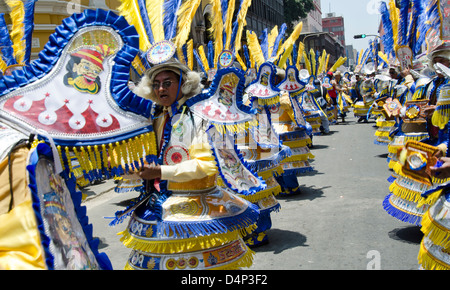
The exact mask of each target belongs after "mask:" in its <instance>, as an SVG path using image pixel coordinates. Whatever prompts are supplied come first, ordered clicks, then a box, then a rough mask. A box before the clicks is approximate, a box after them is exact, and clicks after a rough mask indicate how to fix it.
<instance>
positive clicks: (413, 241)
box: [85, 113, 422, 270]
mask: <svg viewBox="0 0 450 290" xmlns="http://www.w3.org/2000/svg"><path fill="white" fill-rule="evenodd" d="M350 115H351V116H350ZM346 120H347V123H346V124H338V125H332V126H330V129H331V132H332V134H331V135H327V136H315V137H314V138H313V144H314V148H313V149H312V153H313V154H314V155H315V160H314V161H313V162H312V164H313V166H314V169H315V171H314V172H313V173H311V174H309V175H307V176H301V177H299V182H300V184H301V187H302V191H303V192H302V193H301V194H300V195H297V196H291V197H284V198H279V202H280V204H281V210H280V211H279V212H277V213H273V214H272V224H273V225H272V229H271V230H270V231H269V240H270V242H269V244H267V245H264V246H261V247H259V248H256V249H254V251H255V253H256V256H255V260H254V265H253V266H252V267H251V269H254V270H269V269H270V270H272V269H275V270H279V269H299V270H300V269H314V270H335V269H342V270H364V269H383V270H390V269H399V270H415V269H417V268H418V264H417V254H418V251H419V243H420V240H421V238H422V234H421V233H420V230H419V228H418V227H416V226H412V225H410V224H407V223H404V222H401V221H398V220H397V219H395V218H393V217H391V216H390V215H388V214H387V213H386V212H385V211H384V210H383V208H382V201H383V198H384V197H385V196H386V195H387V194H388V187H389V184H388V182H387V181H386V179H387V177H388V176H389V170H388V167H387V165H388V164H387V161H386V156H387V147H385V146H380V145H375V144H374V143H373V141H374V139H375V136H374V133H375V130H376V129H375V128H374V127H373V125H374V124H375V122H374V121H373V120H372V121H371V122H369V123H357V122H356V118H354V117H353V113H350V114H349V117H348V118H346ZM112 186H113V182H111V181H108V182H105V183H103V184H100V185H96V186H92V187H90V188H88V191H87V193H88V199H87V201H85V205H86V207H87V209H88V215H89V220H90V223H92V224H93V226H94V236H96V237H98V238H99V239H100V241H101V243H100V251H101V252H105V253H106V254H107V255H108V256H109V258H110V260H111V262H112V264H113V267H114V269H122V268H123V266H124V265H125V261H126V259H127V257H128V254H129V252H130V250H129V249H127V248H125V247H124V246H123V245H122V244H121V242H120V241H119V236H117V235H116V233H117V232H119V231H121V230H123V229H124V228H125V226H126V222H125V223H123V224H121V225H118V226H115V227H110V226H108V223H109V222H110V220H109V219H107V218H105V217H108V216H112V215H113V213H114V212H115V211H117V210H121V209H123V208H124V207H125V206H126V204H127V201H128V200H129V199H130V198H132V197H135V196H137V193H127V194H118V193H115V192H114V191H113V190H111V188H112Z"/></svg>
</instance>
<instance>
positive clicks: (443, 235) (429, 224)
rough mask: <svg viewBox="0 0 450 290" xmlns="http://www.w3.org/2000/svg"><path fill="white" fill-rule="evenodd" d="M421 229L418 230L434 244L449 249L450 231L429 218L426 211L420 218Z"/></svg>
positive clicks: (428, 213) (428, 212)
mask: <svg viewBox="0 0 450 290" xmlns="http://www.w3.org/2000/svg"><path fill="white" fill-rule="evenodd" d="M421 224H422V227H421V228H420V230H421V231H422V232H423V233H424V235H425V236H427V237H428V238H429V239H430V240H431V241H432V242H433V243H434V244H436V245H438V246H441V247H443V248H445V249H448V248H449V247H450V230H449V229H447V228H446V227H444V226H442V225H440V224H439V223H438V222H436V221H435V220H434V219H433V217H431V216H430V210H428V211H427V212H426V213H425V214H424V215H423V217H422V221H421Z"/></svg>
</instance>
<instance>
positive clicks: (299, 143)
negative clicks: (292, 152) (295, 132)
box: [283, 138, 311, 148]
mask: <svg viewBox="0 0 450 290" xmlns="http://www.w3.org/2000/svg"><path fill="white" fill-rule="evenodd" d="M310 143H311V139H310V138H305V139H302V140H297V141H283V145H286V146H288V147H289V148H299V147H305V146H307V145H308V144H310Z"/></svg>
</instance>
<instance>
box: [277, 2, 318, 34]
mask: <svg viewBox="0 0 450 290" xmlns="http://www.w3.org/2000/svg"><path fill="white" fill-rule="evenodd" d="M283 4H284V21H285V22H286V25H287V27H288V33H290V32H291V31H292V29H293V28H294V24H293V22H298V20H299V19H301V18H305V17H306V16H307V15H308V12H310V11H312V10H314V9H315V8H314V3H313V0H283Z"/></svg>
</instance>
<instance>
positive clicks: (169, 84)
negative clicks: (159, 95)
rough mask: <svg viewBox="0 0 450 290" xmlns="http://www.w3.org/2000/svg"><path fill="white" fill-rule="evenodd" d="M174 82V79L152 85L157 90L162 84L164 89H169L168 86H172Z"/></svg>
mask: <svg viewBox="0 0 450 290" xmlns="http://www.w3.org/2000/svg"><path fill="white" fill-rule="evenodd" d="M173 83H174V81H163V82H162V83H154V84H153V85H152V87H153V89H154V90H155V91H156V90H158V89H159V88H160V87H161V86H162V87H163V88H164V89H168V88H170V86H171V85H172V84H173Z"/></svg>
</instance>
